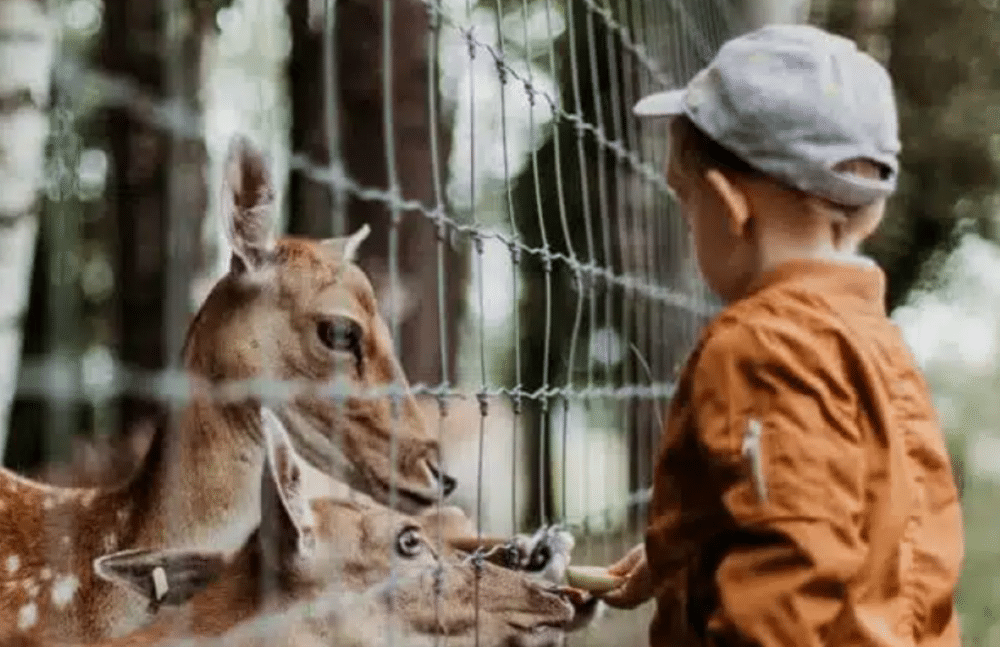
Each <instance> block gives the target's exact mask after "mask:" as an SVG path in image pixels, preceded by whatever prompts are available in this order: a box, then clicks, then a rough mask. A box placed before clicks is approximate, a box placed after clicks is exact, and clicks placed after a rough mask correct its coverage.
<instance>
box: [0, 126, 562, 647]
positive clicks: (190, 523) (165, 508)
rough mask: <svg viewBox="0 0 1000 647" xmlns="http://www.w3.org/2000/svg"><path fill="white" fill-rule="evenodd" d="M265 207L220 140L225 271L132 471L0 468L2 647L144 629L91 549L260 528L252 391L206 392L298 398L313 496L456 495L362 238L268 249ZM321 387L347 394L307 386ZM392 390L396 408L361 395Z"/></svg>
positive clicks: (261, 162)
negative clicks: (260, 388)
mask: <svg viewBox="0 0 1000 647" xmlns="http://www.w3.org/2000/svg"><path fill="white" fill-rule="evenodd" d="M273 196H274V189H273V185H272V182H271V178H270V171H269V168H268V164H267V163H266V161H265V159H264V157H263V156H262V154H261V153H259V152H258V151H257V150H256V149H255V148H254V147H253V146H251V145H250V143H249V142H248V141H247V140H246V139H244V138H242V137H236V138H234V140H233V143H232V144H231V146H230V150H229V153H228V156H227V161H226V166H225V174H224V183H223V201H222V202H223V205H224V206H223V209H224V213H223V214H222V215H223V218H224V221H225V224H226V230H227V232H228V235H229V240H230V244H231V247H232V252H233V253H232V258H231V262H230V268H229V271H228V272H227V274H226V275H225V276H223V277H222V278H221V279H220V280H219V281H218V282H217V283H216V285H215V286H214V287H213V289H212V290H211V291H210V293H209V294H208V296H207V297H206V298H205V301H204V303H203V304H202V306H201V308H200V309H199V311H198V313H197V314H196V315H195V317H194V319H193V321H192V323H191V325H190V327H189V330H188V335H187V339H186V343H185V348H184V363H185V368H186V370H187V371H188V372H189V373H190V374H191V375H192V376H193V377H195V378H197V379H199V380H200V381H201V382H200V383H199V384H197V385H196V386H195V387H194V388H193V389H192V396H193V397H192V400H191V401H190V402H189V404H187V405H186V406H185V407H184V408H183V409H182V410H181V411H180V412H179V414H178V415H177V418H176V419H175V420H172V421H171V422H172V424H170V425H169V426H164V427H161V428H160V429H158V430H157V432H156V433H155V434H154V437H153V439H152V441H151V444H150V448H149V450H148V452H147V453H146V456H145V457H144V459H143V461H142V463H141V464H140V465H139V466H138V469H137V470H135V472H134V474H133V475H132V476H131V477H130V478H129V479H128V480H126V481H125V482H123V483H122V484H120V485H117V486H114V487H99V488H58V487H52V486H46V485H42V484H39V483H37V482H34V481H31V480H29V479H26V478H23V477H20V476H18V475H16V474H14V473H12V472H10V471H8V470H2V469H0V644H7V642H2V641H5V640H6V641H8V642H13V641H15V640H35V639H37V638H38V637H40V636H44V637H46V638H47V639H48V638H52V639H58V640H67V641H96V640H101V639H105V638H109V637H115V636H121V635H123V634H125V633H127V632H129V631H133V630H136V629H138V628H140V627H142V626H144V625H146V624H147V623H148V622H149V621H150V620H151V619H152V617H153V616H152V614H151V613H150V612H149V609H148V608H147V606H146V605H143V604H141V602H140V601H138V600H137V599H136V598H135V597H134V596H129V595H127V592H126V591H124V590H122V589H120V587H115V586H113V585H112V584H111V583H109V582H107V581H105V580H103V579H100V578H97V577H96V576H95V574H94V572H93V569H92V567H91V562H92V560H93V559H94V558H95V557H97V556H99V555H102V554H106V553H111V552H114V551H116V550H121V549H128V548H135V547H139V546H142V547H145V548H147V549H151V550H152V549H160V548H167V547H182V548H185V549H188V548H190V549H199V548H201V549H211V550H215V551H220V552H221V553H223V554H231V553H233V552H235V551H236V550H237V549H238V548H239V547H240V546H242V545H243V542H244V541H245V540H246V538H247V537H248V536H249V534H250V533H251V532H252V531H253V529H254V528H256V527H257V524H258V522H259V519H260V474H261V469H262V466H263V461H264V448H263V439H262V438H263V437H262V431H261V422H260V410H259V400H260V398H254V397H246V398H244V399H242V400H230V401H225V402H220V401H218V400H217V399H216V398H214V397H213V390H214V387H216V386H219V385H221V384H223V383H225V382H228V381H232V380H244V379H252V378H258V379H259V378H266V379H281V380H284V381H286V382H287V381H295V380H297V381H298V383H300V384H304V385H306V386H311V387H312V388H311V389H303V390H302V391H301V392H299V393H298V394H297V395H295V396H294V397H292V398H291V399H288V400H286V401H284V402H276V403H274V404H273V407H274V410H275V412H276V414H277V415H278V416H279V418H281V420H282V421H283V423H284V424H285V425H286V426H287V428H288V430H289V435H290V437H291V439H292V442H293V443H294V444H295V446H296V448H297V450H298V451H299V452H300V453H301V454H302V456H303V458H304V460H305V462H306V465H305V466H304V478H305V480H306V481H307V482H308V487H307V490H308V491H310V492H312V493H313V494H316V495H318V494H322V493H323V492H324V491H325V490H329V489H330V488H333V487H334V485H335V484H336V483H337V482H340V483H343V484H346V485H343V486H341V492H343V491H344V489H345V488H346V486H350V487H352V488H354V489H357V490H359V491H361V492H363V493H366V494H368V495H370V496H371V497H372V498H373V499H374V500H376V501H379V502H381V503H383V504H387V503H389V498H390V495H389V493H390V487H391V485H392V484H393V483H394V484H395V485H396V488H397V493H398V497H397V500H396V506H397V508H398V509H400V510H401V511H404V512H416V513H420V512H426V511H428V510H429V509H430V507H431V504H432V503H433V502H434V500H435V498H436V497H437V496H438V495H440V494H443V495H447V494H448V493H450V492H451V491H452V490H453V489H454V487H455V485H456V483H455V480H454V479H453V478H451V477H450V476H448V475H446V474H444V473H443V472H442V470H441V468H440V466H439V459H438V453H439V447H438V444H437V442H436V440H435V437H434V435H432V434H431V433H430V432H429V430H428V428H427V425H426V423H425V421H424V419H423V417H422V415H421V412H420V410H419V409H418V407H417V405H416V403H415V401H414V399H413V397H412V395H411V394H410V393H409V392H408V390H407V389H406V382H405V377H404V376H403V375H402V371H401V370H400V367H399V363H398V361H397V359H396V356H395V353H394V351H393V348H392V343H391V339H390V334H389V331H388V327H387V326H386V324H385V322H384V320H383V319H382V317H381V315H380V314H379V312H378V310H377V307H376V300H375V296H374V294H373V291H372V287H371V284H370V282H369V281H368V280H367V278H366V277H365V275H364V273H363V272H362V271H361V270H360V268H358V267H357V265H355V264H354V263H352V259H353V258H354V254H355V251H356V250H357V248H358V245H360V244H361V243H362V241H363V240H364V238H365V236H366V235H367V232H368V229H367V227H365V228H362V229H361V230H359V231H358V232H356V233H355V234H353V235H351V236H347V237H344V238H335V239H329V240H326V241H310V240H303V239H294V238H284V239H280V240H278V239H276V238H275V237H274V235H273V229H274V221H275V216H276V214H275V211H274V209H275V205H274V199H273ZM334 378H337V379H339V380H340V381H341V383H342V385H343V386H345V388H346V390H347V391H348V394H347V396H346V397H339V398H338V397H332V396H327V395H324V394H323V393H322V392H321V391H322V390H321V389H320V388H317V387H322V386H323V385H324V384H328V383H330V382H331V381H332V380H333V379H334ZM393 384H395V385H396V386H397V387H398V389H399V393H400V395H398V396H396V397H395V398H391V397H390V396H389V395H388V394H384V395H382V396H380V397H377V398H373V397H370V396H368V395H366V394H365V393H364V391H365V390H371V389H375V388H379V387H389V386H392V385H393ZM394 403H395V406H394ZM394 434H395V440H396V449H397V451H396V452H395V454H394V455H395V460H394V461H392V462H390V456H393V452H391V451H390V448H391V443H392V439H393V436H394ZM334 479H335V480H334ZM459 516H461V515H459ZM470 527H471V523H467V524H466V528H467V529H468V528H470ZM466 534H468V532H467V533H466ZM549 536H556V537H558V535H545V536H543V537H542V538H541V539H542V540H543V541H542V542H540V543H539V542H538V541H535V542H534V543H533V544H532V545H533V546H535V547H536V548H537V547H539V546H541V548H542V549H541V552H539V551H537V550H535V548H532V550H531V553H530V555H529V557H530V559H527V560H526V559H525V558H524V557H523V554H524V553H523V551H522V557H520V558H518V557H515V558H514V559H513V560H511V562H510V563H511V564H512V565H513V566H519V565H521V564H525V563H529V564H534V565H535V566H538V563H537V562H538V560H537V559H534V556H536V555H542V559H541V563H543V564H544V563H546V562H547V561H548V560H547V559H546V551H549V549H548V548H547V547H546V544H545V541H546V540H547V539H546V538H547V537H549ZM466 543H468V542H466ZM523 544H524V542H522V545H523ZM549 552H550V551H549ZM515 555H516V551H515Z"/></svg>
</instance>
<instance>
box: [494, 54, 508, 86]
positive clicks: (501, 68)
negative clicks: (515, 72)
mask: <svg viewBox="0 0 1000 647" xmlns="http://www.w3.org/2000/svg"><path fill="white" fill-rule="evenodd" d="M496 66H497V78H499V79H500V85H507V66H506V65H505V64H504V62H503V61H502V60H501V59H497V61H496Z"/></svg>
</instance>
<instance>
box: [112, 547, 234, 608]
mask: <svg viewBox="0 0 1000 647" xmlns="http://www.w3.org/2000/svg"><path fill="white" fill-rule="evenodd" d="M225 564H226V562H225V559H224V558H223V555H222V553H218V552H206V551H198V550H147V549H133V550H123V551H119V552H116V553H109V554H107V555H103V556H101V557H98V558H97V559H95V560H94V573H95V574H96V575H97V576H98V577H100V578H102V579H104V580H107V581H108V582H111V583H112V584H116V585H118V586H124V587H125V588H127V589H131V590H132V591H135V592H136V593H138V594H139V595H141V596H143V597H144V598H146V599H147V600H149V602H150V606H151V607H152V608H153V609H154V610H155V609H156V608H158V607H160V606H163V605H166V606H173V605H180V604H184V603H185V602H187V601H188V600H190V599H191V598H192V597H194V596H195V595H197V594H198V593H199V592H201V591H203V590H204V589H205V588H206V587H208V585H209V584H211V583H212V582H214V581H215V580H216V578H218V577H219V575H220V574H221V573H222V570H223V569H224V568H225Z"/></svg>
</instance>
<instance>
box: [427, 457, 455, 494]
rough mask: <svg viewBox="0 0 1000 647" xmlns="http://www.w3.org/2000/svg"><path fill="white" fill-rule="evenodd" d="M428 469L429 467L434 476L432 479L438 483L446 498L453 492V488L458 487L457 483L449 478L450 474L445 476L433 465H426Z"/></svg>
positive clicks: (452, 478) (452, 477)
mask: <svg viewBox="0 0 1000 647" xmlns="http://www.w3.org/2000/svg"><path fill="white" fill-rule="evenodd" d="M428 467H430V470H431V474H433V475H434V478H436V479H437V480H438V482H439V483H441V488H442V489H443V490H444V495H445V496H448V495H449V494H451V493H452V492H454V491H455V488H456V487H458V481H457V480H456V479H455V477H454V476H451V475H450V474H445V473H444V472H442V471H441V470H439V469H438V468H437V467H436V466H435V465H434V464H433V463H428Z"/></svg>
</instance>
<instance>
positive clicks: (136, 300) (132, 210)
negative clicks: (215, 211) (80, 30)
mask: <svg viewBox="0 0 1000 647" xmlns="http://www.w3.org/2000/svg"><path fill="white" fill-rule="evenodd" d="M216 8H217V3H214V2H204V1H202V0H193V1H191V2H188V1H187V0H174V1H172V2H169V3H164V2H160V1H155V2H154V1H152V0H150V1H148V2H133V1H129V0H109V1H108V2H106V3H105V10H104V14H105V26H104V31H103V34H102V37H103V42H102V47H101V55H102V63H103V67H104V69H105V70H107V72H108V73H110V74H112V75H114V76H116V77H119V78H123V79H126V80H127V81H128V82H130V83H131V84H133V85H135V86H137V87H138V88H139V89H140V90H141V91H142V92H143V93H144V94H145V95H146V96H149V97H152V98H154V99H155V100H159V101H164V102H166V101H168V100H169V101H172V102H176V103H175V105H180V106H182V107H183V108H185V109H186V110H185V111H178V112H176V113H174V115H181V119H179V120H177V121H176V122H175V123H174V124H173V125H172V126H170V125H167V124H165V123H164V122H163V116H164V115H163V114H160V115H155V116H156V117H159V118H154V114H152V113H150V112H148V111H146V110H144V109H143V105H142V104H138V105H137V104H136V103H135V102H130V103H129V104H128V105H127V106H110V107H109V108H108V109H107V112H106V128H107V130H106V134H107V139H108V144H109V148H110V151H111V169H110V181H109V191H108V202H107V206H108V212H109V215H110V218H111V219H112V220H113V222H115V223H116V224H117V234H118V236H117V249H116V250H115V252H116V264H115V276H116V277H117V279H118V284H117V286H116V287H117V290H116V295H117V300H118V307H117V310H118V312H117V339H118V348H119V356H120V358H121V359H122V360H123V361H124V362H125V363H126V364H127V365H128V366H130V367H132V368H140V369H146V370H156V369H160V368H163V367H165V366H177V365H178V364H179V361H180V356H179V355H180V348H181V343H182V341H183V336H184V331H185V329H186V327H187V322H188V315H189V314H190V313H189V310H190V298H189V290H190V283H191V280H192V278H193V272H194V268H196V267H197V266H198V263H199V262H200V254H199V244H198V243H199V231H200V227H201V220H202V218H203V216H204V214H205V207H206V200H207V198H206V193H205V191H206V188H205V176H206V168H205V166H206V155H205V148H204V143H203V140H202V134H201V133H202V128H201V122H200V108H199V106H200V96H199V88H200V85H201V84H200V73H201V45H202V38H203V37H204V34H205V32H206V30H208V29H210V28H211V25H212V20H213V18H214V11H215V9H216ZM163 410H164V407H163V406H162V404H160V403H157V402H154V401H151V400H148V399H145V398H140V397H134V396H126V397H124V398H123V399H122V402H121V415H120V426H121V429H122V431H123V432H128V431H129V430H130V429H132V428H133V427H135V426H136V425H137V424H140V423H141V422H142V421H143V420H146V419H149V418H150V417H155V416H156V415H157V414H158V413H160V412H162V411H163Z"/></svg>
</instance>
